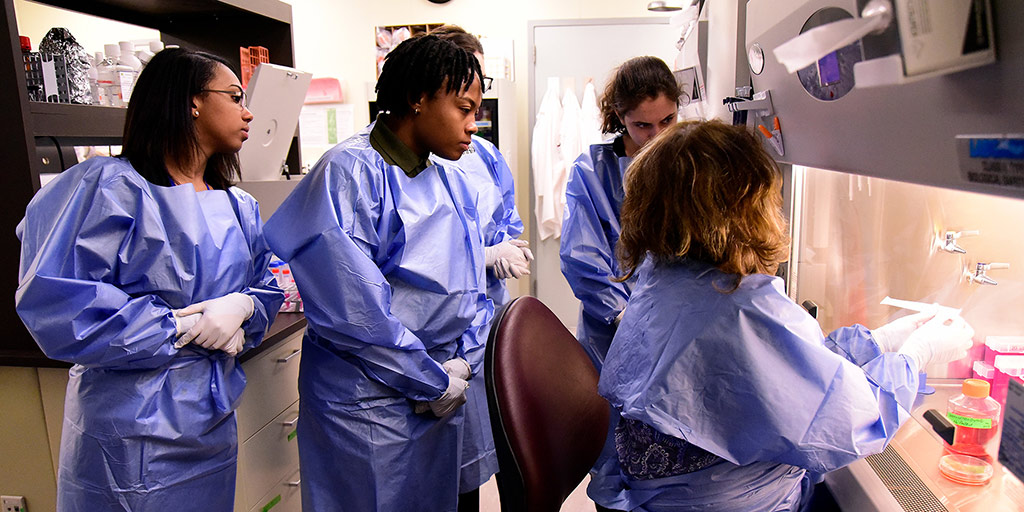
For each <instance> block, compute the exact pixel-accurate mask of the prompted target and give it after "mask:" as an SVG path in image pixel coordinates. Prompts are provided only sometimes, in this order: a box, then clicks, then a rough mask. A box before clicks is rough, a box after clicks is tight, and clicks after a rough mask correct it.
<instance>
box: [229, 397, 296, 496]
mask: <svg viewBox="0 0 1024 512" xmlns="http://www.w3.org/2000/svg"><path fill="white" fill-rule="evenodd" d="M298 417H299V403H298V402H297V401H296V402H294V403H293V404H292V406H291V407H288V408H287V409H285V411H284V412H282V413H281V414H280V415H278V416H277V417H276V418H274V419H273V421H271V422H270V423H269V424H267V425H266V426H265V427H263V428H262V429H261V430H260V431H259V432H257V433H256V435H254V436H252V437H251V438H250V439H249V440H248V441H245V442H243V443H242V444H241V446H239V447H238V485H239V487H240V490H241V492H240V493H238V494H239V495H240V497H241V499H242V505H243V507H242V509H243V510H246V509H249V508H251V507H252V506H254V505H255V504H256V503H257V502H258V501H259V500H260V498H262V497H263V496H265V495H266V494H268V493H269V492H271V491H270V490H271V488H272V487H274V485H275V483H277V482H279V481H281V480H282V479H284V478H287V477H288V476H289V475H290V474H291V473H293V472H294V471H295V469H296V468H298V467H299V447H298V441H297V440H296V439H295V427H296V425H297V424H298Z"/></svg>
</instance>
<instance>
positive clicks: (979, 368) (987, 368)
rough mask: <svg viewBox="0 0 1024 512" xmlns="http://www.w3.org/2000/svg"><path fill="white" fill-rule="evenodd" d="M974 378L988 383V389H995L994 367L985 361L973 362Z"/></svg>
mask: <svg viewBox="0 0 1024 512" xmlns="http://www.w3.org/2000/svg"><path fill="white" fill-rule="evenodd" d="M973 370H974V378H975V379H981V380H983V381H985V382H988V385H989V389H992V388H994V387H995V380H996V367H995V366H992V365H991V364H989V363H986V362H985V361H975V362H974V365H973Z"/></svg>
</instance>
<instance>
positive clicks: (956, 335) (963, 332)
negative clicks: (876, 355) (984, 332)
mask: <svg viewBox="0 0 1024 512" xmlns="http://www.w3.org/2000/svg"><path fill="white" fill-rule="evenodd" d="M973 336H974V329H973V328H971V326H970V325H969V324H968V323H967V322H965V321H964V319H963V318H961V317H960V316H954V317H949V316H942V315H939V316H936V317H934V318H932V319H931V320H929V321H928V322H927V323H925V324H924V325H922V326H921V327H919V328H918V329H917V330H916V331H914V332H913V333H912V334H911V335H910V337H909V338H907V342H906V343H904V344H903V347H902V348H900V350H899V353H900V354H903V355H905V356H907V357H909V358H911V359H913V360H914V361H915V362H916V363H917V370H918V371H924V368H925V367H926V366H928V365H929V364H940V363H948V362H951V361H956V360H958V359H963V358H964V357H966V356H967V350H968V349H970V348H971V345H972V343H971V337H973Z"/></svg>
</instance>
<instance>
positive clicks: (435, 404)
mask: <svg viewBox="0 0 1024 512" xmlns="http://www.w3.org/2000/svg"><path fill="white" fill-rule="evenodd" d="M467 388H469V383H468V382H466V381H465V380H463V379H460V378H458V377H452V376H449V377H448V389H446V390H445V391H444V394H442V395H441V398H438V399H437V400H433V401H430V402H426V407H427V408H429V409H430V411H431V412H433V413H434V416H437V417H438V418H443V417H445V416H447V415H449V414H451V413H452V412H453V411H455V409H458V408H459V406H460V405H462V404H464V403H466V389H467ZM423 403H424V402H418V403H417V404H416V407H415V408H414V409H413V410H414V411H415V412H426V409H425V408H423V407H422V405H421V404H423Z"/></svg>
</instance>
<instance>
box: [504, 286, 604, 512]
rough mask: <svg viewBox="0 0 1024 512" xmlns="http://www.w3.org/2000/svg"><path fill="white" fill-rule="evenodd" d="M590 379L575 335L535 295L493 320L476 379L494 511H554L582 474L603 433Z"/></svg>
mask: <svg viewBox="0 0 1024 512" xmlns="http://www.w3.org/2000/svg"><path fill="white" fill-rule="evenodd" d="M597 379H598V374H597V370H595V369H594V366H593V363H591V362H590V358H589V357H588V356H587V354H586V352H584V351H583V348H582V347H581V346H580V344H579V342H577V341H576V338H575V337H574V336H573V335H572V333H570V332H569V331H568V330H567V329H566V328H565V326H563V325H562V322H560V321H559V320H558V317H556V316H555V315H554V313H552V312H551V310H549V309H548V308H547V307H546V306H544V304H543V303H541V302H540V301H539V300H537V299H536V298H534V297H529V296H523V297H519V298H517V299H515V300H513V301H512V302H510V303H509V304H508V305H507V306H505V307H504V308H503V309H502V310H501V311H499V313H498V314H497V315H496V317H495V319H494V322H493V324H492V325H491V332H490V336H489V337H488V340H487V351H486V355H485V362H484V382H485V383H486V386H487V403H488V409H489V412H490V418H491V430H492V431H493V433H494V444H495V448H496V451H497V455H498V468H499V469H498V474H497V481H498V493H499V498H500V501H501V510H502V512H525V511H529V512H547V511H552V512H554V511H557V510H559V508H561V506H562V503H563V502H564V501H565V499H566V498H567V497H568V496H569V494H570V493H572V491H573V489H575V488H576V486H578V485H579V483H580V482H581V481H582V480H583V477H584V476H586V474H587V472H588V470H589V469H590V467H591V466H592V465H593V464H594V462H595V461H596V460H597V457H598V455H600V453H601V449H602V447H603V446H604V442H605V436H606V434H607V432H608V414H609V406H608V402H607V401H606V400H605V399H604V398H602V397H601V396H600V395H598V394H597Z"/></svg>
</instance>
